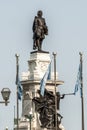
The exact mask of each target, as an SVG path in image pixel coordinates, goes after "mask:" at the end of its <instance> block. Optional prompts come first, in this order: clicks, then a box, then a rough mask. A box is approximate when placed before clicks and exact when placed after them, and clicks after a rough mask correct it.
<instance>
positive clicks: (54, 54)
mask: <svg viewBox="0 0 87 130" xmlns="http://www.w3.org/2000/svg"><path fill="white" fill-rule="evenodd" d="M53 56H54V84H55V130H57V96H56V53H53Z"/></svg>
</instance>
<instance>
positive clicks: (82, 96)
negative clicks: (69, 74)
mask: <svg viewBox="0 0 87 130" xmlns="http://www.w3.org/2000/svg"><path fill="white" fill-rule="evenodd" d="M79 55H80V63H81V107H82V130H84V95H83V73H82V72H83V60H82V53H81V52H80V53H79Z"/></svg>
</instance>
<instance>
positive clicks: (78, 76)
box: [74, 63, 82, 95]
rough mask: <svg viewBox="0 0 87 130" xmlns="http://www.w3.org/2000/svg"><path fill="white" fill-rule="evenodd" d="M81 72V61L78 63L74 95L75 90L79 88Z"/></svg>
mask: <svg viewBox="0 0 87 130" xmlns="http://www.w3.org/2000/svg"><path fill="white" fill-rule="evenodd" d="M81 74H82V70H81V63H80V65H79V70H78V74H77V81H76V85H75V89H74V95H76V92H78V90H79V89H80V90H81Z"/></svg>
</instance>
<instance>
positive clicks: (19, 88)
mask: <svg viewBox="0 0 87 130" xmlns="http://www.w3.org/2000/svg"><path fill="white" fill-rule="evenodd" d="M17 85H18V99H19V100H21V96H22V94H23V90H22V86H21V83H20V81H18V84H17Z"/></svg>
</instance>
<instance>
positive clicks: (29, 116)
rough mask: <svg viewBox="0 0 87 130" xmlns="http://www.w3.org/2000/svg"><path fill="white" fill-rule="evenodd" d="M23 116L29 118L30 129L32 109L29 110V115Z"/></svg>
mask: <svg viewBox="0 0 87 130" xmlns="http://www.w3.org/2000/svg"><path fill="white" fill-rule="evenodd" d="M25 117H26V118H27V119H29V122H30V130H31V121H32V118H33V116H32V111H30V112H29V115H25Z"/></svg>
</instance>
